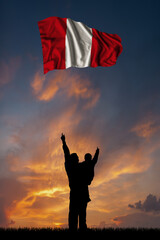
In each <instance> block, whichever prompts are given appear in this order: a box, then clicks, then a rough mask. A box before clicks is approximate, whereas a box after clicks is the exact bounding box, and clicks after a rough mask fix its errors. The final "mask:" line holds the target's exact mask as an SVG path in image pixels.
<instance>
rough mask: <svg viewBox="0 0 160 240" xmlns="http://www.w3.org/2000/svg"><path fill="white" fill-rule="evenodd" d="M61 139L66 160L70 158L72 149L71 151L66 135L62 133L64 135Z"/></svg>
mask: <svg viewBox="0 0 160 240" xmlns="http://www.w3.org/2000/svg"><path fill="white" fill-rule="evenodd" d="M61 140H62V144H63V146H62V147H63V151H64V156H65V162H66V161H68V159H69V156H70V151H69V148H68V146H67V144H66V140H65V135H64V134H63V133H62V136H61Z"/></svg>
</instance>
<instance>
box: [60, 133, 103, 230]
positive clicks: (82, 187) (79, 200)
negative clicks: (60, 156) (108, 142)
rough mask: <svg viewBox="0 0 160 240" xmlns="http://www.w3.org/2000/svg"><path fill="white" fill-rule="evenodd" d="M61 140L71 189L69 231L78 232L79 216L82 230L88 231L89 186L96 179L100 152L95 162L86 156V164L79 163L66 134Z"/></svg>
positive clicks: (97, 152) (96, 155)
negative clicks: (95, 172)
mask: <svg viewBox="0 0 160 240" xmlns="http://www.w3.org/2000/svg"><path fill="white" fill-rule="evenodd" d="M61 140H62V143H63V151H64V156H65V169H66V173H67V175H68V180H69V187H70V204H69V216H68V221H69V229H70V230H77V227H78V216H79V228H80V229H81V230H86V229H87V224H86V209H87V204H88V202H89V201H91V200H90V197H89V190H88V185H89V184H90V183H91V181H92V180H93V177H94V166H95V164H96V162H97V160H98V154H99V150H97V151H96V154H95V157H94V158H93V160H94V161H93V160H91V159H89V158H88V157H87V156H86V158H85V162H83V163H79V158H78V156H77V154H76V153H72V154H70V151H69V148H68V146H67V144H66V141H65V135H64V134H62V136H61ZM87 171H88V175H87ZM88 183H89V184H88Z"/></svg>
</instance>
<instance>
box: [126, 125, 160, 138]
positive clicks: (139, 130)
mask: <svg viewBox="0 0 160 240" xmlns="http://www.w3.org/2000/svg"><path fill="white" fill-rule="evenodd" d="M159 129H160V126H157V125H156V123H155V121H154V120H148V121H145V122H142V123H139V124H137V125H136V126H135V127H133V128H132V129H131V132H135V133H136V134H137V136H139V137H143V138H146V139H149V138H150V137H151V136H152V135H153V134H154V133H155V132H157V131H158V130H159Z"/></svg>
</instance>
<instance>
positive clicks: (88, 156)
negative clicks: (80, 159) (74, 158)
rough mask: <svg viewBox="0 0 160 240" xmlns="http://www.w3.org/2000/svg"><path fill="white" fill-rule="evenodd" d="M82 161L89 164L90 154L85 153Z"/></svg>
mask: <svg viewBox="0 0 160 240" xmlns="http://www.w3.org/2000/svg"><path fill="white" fill-rule="evenodd" d="M84 159H85V161H86V162H89V161H91V160H92V155H91V154H90V153H86V154H85V156H84Z"/></svg>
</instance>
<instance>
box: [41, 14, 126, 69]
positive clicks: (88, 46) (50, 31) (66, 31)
mask: <svg viewBox="0 0 160 240" xmlns="http://www.w3.org/2000/svg"><path fill="white" fill-rule="evenodd" d="M38 27H39V31H40V37H41V43H42V52H43V67H44V73H47V72H48V71H51V70H53V69H66V68H69V67H79V68H83V67H97V66H102V67H109V66H112V65H114V64H115V63H116V61H117V58H118V56H119V55H120V53H121V52H122V49H123V48H122V45H121V38H120V37H119V36H118V35H117V34H108V33H105V32H100V31H98V30H96V29H94V28H90V27H88V26H86V25H85V24H83V23H81V22H76V21H73V20H72V19H70V18H60V17H49V18H46V19H44V20H41V21H39V22H38Z"/></svg>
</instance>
